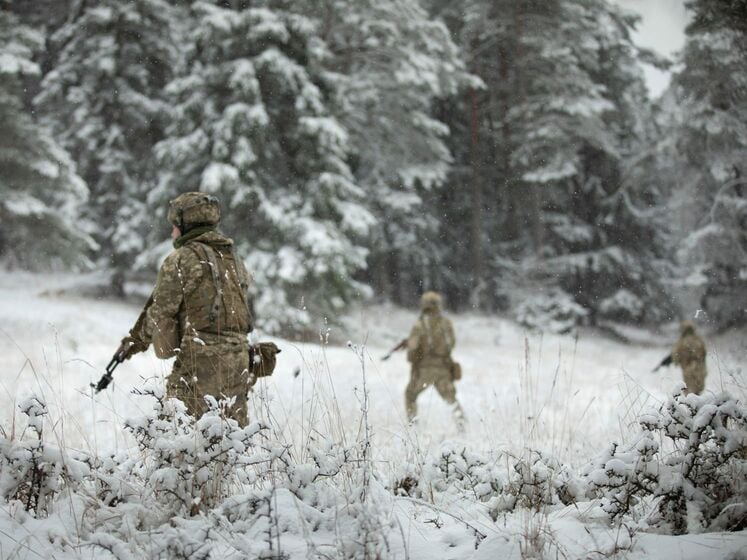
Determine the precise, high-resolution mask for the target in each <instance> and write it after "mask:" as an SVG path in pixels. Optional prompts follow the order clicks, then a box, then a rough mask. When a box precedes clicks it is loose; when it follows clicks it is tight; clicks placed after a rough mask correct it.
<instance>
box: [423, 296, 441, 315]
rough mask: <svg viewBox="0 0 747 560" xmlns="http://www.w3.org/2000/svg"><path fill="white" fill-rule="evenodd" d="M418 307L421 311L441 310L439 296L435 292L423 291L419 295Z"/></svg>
mask: <svg viewBox="0 0 747 560" xmlns="http://www.w3.org/2000/svg"><path fill="white" fill-rule="evenodd" d="M420 309H422V310H423V311H441V296H440V295H439V294H438V293H436V292H425V293H424V294H423V295H422V296H420Z"/></svg>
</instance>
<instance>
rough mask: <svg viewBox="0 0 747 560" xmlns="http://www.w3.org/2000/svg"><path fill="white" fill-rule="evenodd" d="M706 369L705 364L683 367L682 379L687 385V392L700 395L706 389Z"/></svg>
mask: <svg viewBox="0 0 747 560" xmlns="http://www.w3.org/2000/svg"><path fill="white" fill-rule="evenodd" d="M705 378H706V370H705V366H703V367H701V366H699V365H694V366H690V367H683V368H682V380H683V381H684V382H685V385H687V389H685V393H686V394H687V393H695V394H696V395H699V394H701V393H702V392H703V389H705Z"/></svg>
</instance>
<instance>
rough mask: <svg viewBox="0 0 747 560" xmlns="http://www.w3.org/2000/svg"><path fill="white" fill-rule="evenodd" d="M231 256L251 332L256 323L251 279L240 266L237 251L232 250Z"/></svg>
mask: <svg viewBox="0 0 747 560" xmlns="http://www.w3.org/2000/svg"><path fill="white" fill-rule="evenodd" d="M231 254H232V255H233V266H234V270H235V271H236V280H238V282H239V288H241V289H240V290H239V297H241V301H242V303H243V304H244V307H246V314H247V315H246V316H247V317H248V318H249V325H250V326H249V329H250V332H251V329H252V327H251V324H252V323H253V322H254V317H252V308H251V306H250V305H249V295H248V290H249V277H248V276H247V274H246V272H245V270H244V268H243V267H241V266H239V261H238V257H237V256H236V249H235V248H232V249H231Z"/></svg>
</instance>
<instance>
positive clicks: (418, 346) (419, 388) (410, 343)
mask: <svg viewBox="0 0 747 560" xmlns="http://www.w3.org/2000/svg"><path fill="white" fill-rule="evenodd" d="M420 308H421V311H422V313H421V315H420V317H419V318H418V321H417V323H415V326H414V327H413V328H412V331H411V332H410V337H409V338H408V339H407V360H408V361H409V362H410V363H411V365H412V369H411V373H410V382H409V383H408V384H407V389H405V408H406V410H407V418H408V420H410V421H412V420H414V418H415V416H417V412H418V408H417V403H416V401H417V398H418V395H419V394H420V393H422V392H423V391H424V390H425V389H427V388H428V387H429V386H430V385H435V387H436V390H437V391H438V394H439V395H441V398H443V399H444V400H445V401H446V402H447V403H449V404H451V405H453V406H454V415H455V418H456V420H457V424H458V425H459V426H460V427H461V426H462V423H463V421H464V413H463V411H462V407H461V406H460V405H459V403H458V402H457V400H456V388H455V387H454V381H455V377H456V376H458V375H460V374H456V375H455V373H456V372H457V371H458V367H459V366H458V364H456V363H455V362H454V361H453V360H452V359H451V350H452V349H453V348H454V342H455V340H454V327H453V326H452V325H451V321H450V320H449V319H448V318H446V317H444V316H443V315H442V314H441V296H440V295H438V294H437V293H436V292H426V293H424V294H423V295H422V297H421V298H420Z"/></svg>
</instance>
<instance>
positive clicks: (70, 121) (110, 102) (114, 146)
mask: <svg viewBox="0 0 747 560" xmlns="http://www.w3.org/2000/svg"><path fill="white" fill-rule="evenodd" d="M170 13H171V8H170V6H169V4H168V3H166V2H165V1H164V0H135V1H132V2H119V1H117V0H104V1H97V2H92V1H90V0H79V1H78V2H77V3H76V4H75V6H73V8H72V9H71V16H70V19H69V20H68V21H67V22H66V23H65V25H63V26H62V27H61V28H60V29H59V30H57V31H56V32H55V33H54V34H53V35H52V37H51V43H52V48H53V51H54V52H55V53H57V54H56V57H55V60H54V62H53V69H52V70H51V71H50V72H49V73H48V74H47V75H46V76H45V77H44V80H43V82H42V91H41V92H40V94H39V95H38V97H37V99H36V104H37V106H38V108H39V109H40V110H41V111H42V113H43V114H44V116H45V121H46V122H48V123H49V124H50V126H51V127H52V129H53V130H54V132H55V134H56V137H57V138H58V139H59V141H60V142H61V143H62V145H63V146H64V147H65V148H66V149H67V150H68V151H69V152H70V153H71V154H72V156H73V157H74V158H75V160H76V162H77V164H78V169H79V172H80V174H81V176H82V177H83V178H84V180H85V181H86V183H87V184H88V187H89V189H90V191H91V198H90V202H89V204H88V205H87V207H86V217H87V218H88V219H89V220H90V221H91V222H92V223H93V224H94V225H95V238H96V240H97V241H98V243H99V244H100V255H101V256H102V258H103V259H104V261H105V264H106V265H107V266H108V267H109V268H110V269H111V271H112V272H113V280H112V284H113V285H112V287H113V290H114V291H115V293H119V294H123V291H124V281H125V278H126V273H127V272H128V271H129V270H130V269H131V268H132V264H133V261H134V259H135V256H136V255H137V254H138V253H139V252H140V251H141V250H142V249H143V247H144V245H143V239H144V237H145V235H144V234H145V232H147V230H148V228H150V227H152V224H151V221H150V217H149V216H148V214H147V212H146V208H145V204H144V200H145V195H146V193H147V192H148V191H149V190H150V189H151V188H152V186H153V182H154V179H153V175H154V168H153V158H152V148H153V146H154V144H155V143H156V142H157V141H158V140H160V139H161V138H162V126H163V123H162V122H161V121H162V116H163V115H164V114H165V113H166V104H165V103H164V101H163V99H162V98H161V96H162V89H163V87H164V85H165V83H166V81H167V80H168V78H169V73H170V69H171V67H172V64H173V62H174V60H175V52H174V47H173V45H172V43H171V39H170V36H171V30H170V15H169V14H170Z"/></svg>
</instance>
